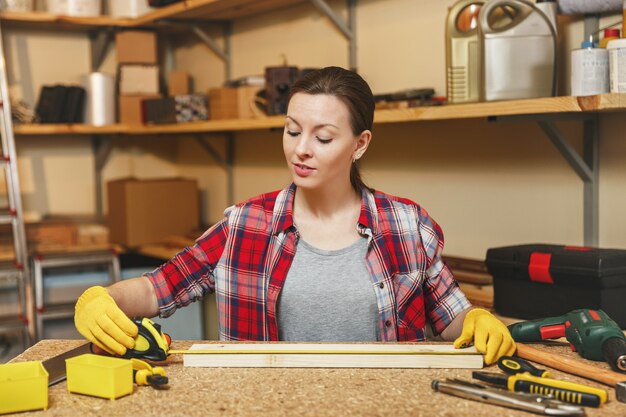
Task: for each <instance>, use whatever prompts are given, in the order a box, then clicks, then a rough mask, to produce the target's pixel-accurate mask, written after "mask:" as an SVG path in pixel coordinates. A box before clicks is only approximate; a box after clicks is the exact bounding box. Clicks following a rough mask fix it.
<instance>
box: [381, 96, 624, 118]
mask: <svg viewBox="0 0 626 417" xmlns="http://www.w3.org/2000/svg"><path fill="white" fill-rule="evenodd" d="M623 109H626V94H618V93H613V94H599V95H595V96H589V97H570V96H565V97H545V98H538V99H526V100H508V101H491V102H487V103H468V104H449V105H444V106H430V107H413V108H407V109H393V110H379V111H377V112H376V116H375V118H374V122H375V123H398V122H412V121H426V120H453V119H471V118H483V117H491V116H520V115H536V114H553V113H581V112H603V111H611V110H623Z"/></svg>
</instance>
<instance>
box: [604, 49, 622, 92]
mask: <svg viewBox="0 0 626 417" xmlns="http://www.w3.org/2000/svg"><path fill="white" fill-rule="evenodd" d="M606 49H607V50H608V51H609V88H610V91H611V93H626V39H615V40H612V41H611V42H609V43H608V45H607V46H606Z"/></svg>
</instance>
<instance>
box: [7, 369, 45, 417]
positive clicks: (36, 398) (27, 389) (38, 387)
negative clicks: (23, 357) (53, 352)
mask: <svg viewBox="0 0 626 417" xmlns="http://www.w3.org/2000/svg"><path fill="white" fill-rule="evenodd" d="M46 408H48V372H47V371H46V369H45V368H44V367H43V365H42V364H41V362H39V361H31V362H17V363H8V364H4V365H0V414H6V413H17V412H19V411H27V410H40V409H44V410H45V409H46Z"/></svg>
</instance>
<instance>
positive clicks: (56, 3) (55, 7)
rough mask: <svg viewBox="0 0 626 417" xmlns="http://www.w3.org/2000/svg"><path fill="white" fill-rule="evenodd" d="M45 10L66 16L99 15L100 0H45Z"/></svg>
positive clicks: (100, 10) (100, 11) (100, 12)
mask: <svg viewBox="0 0 626 417" xmlns="http://www.w3.org/2000/svg"><path fill="white" fill-rule="evenodd" d="M46 10H47V11H48V12H50V13H53V14H58V15H66V16H100V15H101V14H102V0H47V3H46Z"/></svg>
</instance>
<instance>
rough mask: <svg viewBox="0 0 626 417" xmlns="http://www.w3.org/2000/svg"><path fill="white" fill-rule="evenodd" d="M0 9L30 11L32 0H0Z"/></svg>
mask: <svg viewBox="0 0 626 417" xmlns="http://www.w3.org/2000/svg"><path fill="white" fill-rule="evenodd" d="M0 10H9V11H12V12H32V11H33V0H0Z"/></svg>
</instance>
